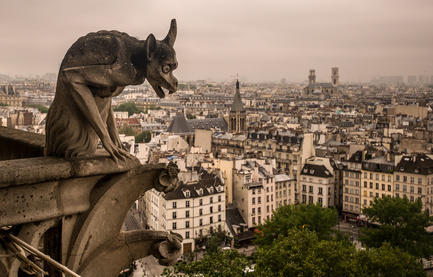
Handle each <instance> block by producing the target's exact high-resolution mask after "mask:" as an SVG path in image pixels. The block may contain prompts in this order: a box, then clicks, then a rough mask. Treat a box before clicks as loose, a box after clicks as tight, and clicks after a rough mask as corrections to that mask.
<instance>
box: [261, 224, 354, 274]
mask: <svg viewBox="0 0 433 277" xmlns="http://www.w3.org/2000/svg"><path fill="white" fill-rule="evenodd" d="M355 253H356V252H355V248H354V246H352V245H350V244H347V243H345V242H343V241H326V240H320V239H319V237H318V236H317V234H316V233H315V232H313V231H310V230H308V229H289V230H288V231H287V232H286V235H285V236H282V235H281V236H279V237H278V239H276V240H274V241H273V242H272V243H271V244H270V245H264V246H259V247H258V249H257V260H256V267H255V271H256V272H255V273H256V274H257V276H355V275H354V274H355V260H354V256H355Z"/></svg>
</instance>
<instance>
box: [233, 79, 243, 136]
mask: <svg viewBox="0 0 433 277" xmlns="http://www.w3.org/2000/svg"><path fill="white" fill-rule="evenodd" d="M246 117H247V116H246V111H245V108H244V104H243V103H242V99H241V93H240V92H239V80H236V92H235V97H234V98H233V104H232V108H231V110H230V114H229V132H231V133H235V134H239V133H244V132H245V131H246V130H247V124H246Z"/></svg>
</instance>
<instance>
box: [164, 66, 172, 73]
mask: <svg viewBox="0 0 433 277" xmlns="http://www.w3.org/2000/svg"><path fill="white" fill-rule="evenodd" d="M170 69H171V68H170V66H169V65H164V66H163V67H162V72H164V73H165V74H167V73H168V72H170Z"/></svg>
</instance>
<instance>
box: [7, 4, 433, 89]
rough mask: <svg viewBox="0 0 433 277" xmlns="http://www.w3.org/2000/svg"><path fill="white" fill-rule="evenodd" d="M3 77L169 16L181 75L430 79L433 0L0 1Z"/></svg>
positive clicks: (142, 33) (49, 64) (48, 64)
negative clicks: (83, 41)
mask: <svg viewBox="0 0 433 277" xmlns="http://www.w3.org/2000/svg"><path fill="white" fill-rule="evenodd" d="M0 1H1V2H2V3H1V7H2V13H1V14H2V15H1V17H0V38H1V43H0V73H3V74H10V75H15V74H23V75H28V74H44V73H46V72H55V73H57V71H58V68H59V65H60V62H61V60H62V58H63V56H64V54H65V52H66V51H67V49H68V48H69V47H70V46H71V45H72V43H73V42H74V41H75V40H77V38H78V37H80V36H82V35H85V34H87V33H89V32H92V31H97V30H102V29H105V30H112V29H116V30H119V31H123V32H126V33H128V34H129V35H132V36H136V37H138V38H140V39H145V38H146V37H147V35H148V34H149V33H151V32H152V33H154V34H155V36H156V38H157V39H162V38H164V37H165V35H166V33H167V31H168V27H169V21H170V19H171V18H176V19H177V22H178V37H177V40H176V43H175V49H176V51H177V55H178V60H179V68H178V69H177V70H176V71H175V75H176V76H177V77H178V78H179V79H180V80H196V79H212V80H217V81H219V80H230V79H233V76H235V74H236V73H239V75H240V76H241V77H242V78H244V79H245V80H247V81H277V80H280V79H281V78H286V79H287V80H288V81H303V80H306V79H307V75H308V70H309V69H310V68H314V69H316V75H317V78H318V80H319V81H321V80H329V78H330V70H331V67H332V66H338V67H340V76H341V80H342V81H343V82H345V81H369V80H370V79H371V78H372V77H375V76H383V75H403V76H407V75H421V74H424V75H433V55H432V49H433V28H432V26H433V16H432V14H433V1H431V0H416V1H407V0H392V1H391V0H390V1H385V0H364V1H347V0H327V1H323V0H297V1H286V0H279V1H256V0H242V1H227V0H223V1H200V0H182V1H175V0H172V1H168V0H151V1H147V0H130V1H102V0H95V1H84V0H76V1H56V0H44V1H37V0H26V1H25V0H0Z"/></svg>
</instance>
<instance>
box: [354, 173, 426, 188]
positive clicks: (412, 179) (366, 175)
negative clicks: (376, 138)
mask: <svg viewBox="0 0 433 277" xmlns="http://www.w3.org/2000/svg"><path fill="white" fill-rule="evenodd" d="M346 174H347V172H346ZM346 177H347V176H346ZM364 179H370V180H374V179H375V180H380V179H381V180H382V181H385V180H386V179H388V182H392V177H391V175H388V177H386V175H385V174H378V173H376V174H374V173H367V172H364ZM395 180H396V181H397V182H403V183H408V182H409V183H411V184H415V177H414V176H409V177H408V176H406V175H400V174H396V175H395ZM417 181H418V182H417V184H418V185H422V184H423V182H422V178H421V177H418V179H417ZM432 183H433V178H432Z"/></svg>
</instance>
